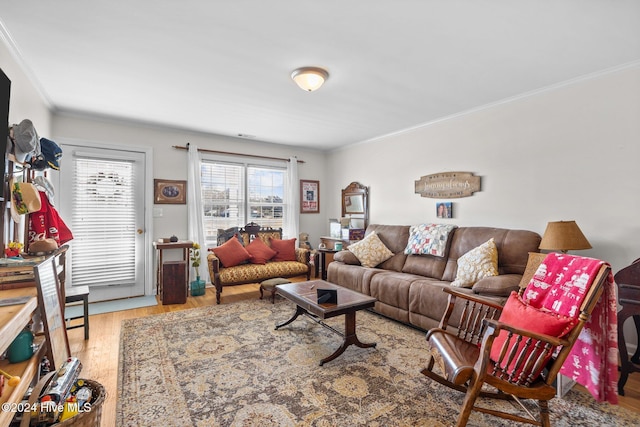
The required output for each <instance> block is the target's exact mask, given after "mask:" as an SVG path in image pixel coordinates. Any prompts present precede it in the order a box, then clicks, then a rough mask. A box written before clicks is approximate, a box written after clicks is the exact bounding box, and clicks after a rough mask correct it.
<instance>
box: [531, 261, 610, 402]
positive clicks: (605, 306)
mask: <svg viewBox="0 0 640 427" xmlns="http://www.w3.org/2000/svg"><path fill="white" fill-rule="evenodd" d="M603 264H604V261H600V260H597V259H593V258H585V257H579V256H575V255H567V254H560V253H551V254H548V255H547V256H546V257H545V259H544V261H543V262H542V264H540V267H538V270H537V271H536V274H534V276H533V278H532V279H531V281H530V282H529V284H528V285H527V288H526V289H525V292H524V295H523V299H524V301H525V303H527V304H530V305H531V306H533V307H537V308H543V309H547V310H548V311H551V312H554V313H557V314H562V315H565V316H570V317H574V318H577V317H578V316H579V315H580V313H579V309H580V305H581V304H582V302H583V300H584V298H585V296H586V294H587V291H588V290H589V287H590V286H591V284H592V282H593V279H594V278H595V277H596V275H597V273H598V271H599V270H600V267H601V266H602V265H603ZM560 373H561V374H562V375H565V376H567V377H569V378H572V379H573V380H574V381H576V382H577V383H578V384H582V385H583V386H585V387H586V388H587V390H589V392H590V393H591V394H592V395H593V397H595V399H596V400H597V401H598V402H602V401H607V402H609V403H612V404H617V403H618V387H617V382H618V312H617V305H616V293H615V284H614V282H613V275H612V274H611V273H609V276H608V277H607V280H606V283H605V284H604V292H603V293H602V297H601V298H600V299H599V300H598V302H597V303H596V306H595V308H594V310H593V312H592V313H591V317H590V318H589V320H588V321H587V322H586V323H585V325H584V328H583V329H582V332H581V333H580V336H579V337H578V339H577V340H576V342H575V344H574V345H573V348H572V350H571V352H570V353H569V356H568V357H567V360H566V361H565V362H564V365H563V366H562V368H561V369H560Z"/></svg>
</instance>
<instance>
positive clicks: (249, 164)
mask: <svg viewBox="0 0 640 427" xmlns="http://www.w3.org/2000/svg"><path fill="white" fill-rule="evenodd" d="M206 164H223V165H235V166H238V167H240V168H241V169H242V175H241V184H240V185H241V193H242V200H241V202H240V205H241V206H242V210H243V212H242V215H238V219H237V223H236V224H233V225H229V227H225V228H224V229H227V228H230V227H244V226H245V225H246V224H247V223H249V222H252V221H253V222H257V223H259V224H260V225H261V226H263V227H269V226H271V227H274V228H284V224H285V219H286V218H285V215H286V212H287V209H286V206H287V204H288V203H291V201H289V200H288V194H287V174H288V168H287V162H286V161H284V160H282V161H278V160H265V159H257V158H251V157H239V156H225V155H216V154H203V155H202V157H201V166H200V179H201V188H202V194H201V197H202V201H203V206H202V220H203V224H204V229H205V240H206V246H207V247H215V246H217V233H216V230H217V229H219V228H221V227H217V226H215V219H214V223H213V224H214V227H215V229H214V230H213V231H212V233H213V234H210V233H207V231H208V230H210V229H211V227H210V226H207V222H209V221H211V219H210V218H211V217H210V216H207V215H206V212H207V207H206V206H209V205H211V203H208V202H207V201H206V199H205V192H206V191H207V190H206V189H205V185H204V183H203V180H202V177H203V168H204V167H205V165H206ZM251 168H260V169H274V170H278V171H281V172H282V176H283V180H282V203H273V202H259V201H251V199H250V192H249V170H250V169H251ZM265 203H266V204H265ZM254 206H273V207H274V211H275V208H276V207H281V209H282V216H281V217H280V218H279V222H280V224H278V225H276V224H273V222H272V223H271V224H269V223H268V222H267V223H265V221H262V222H260V218H252V207H254Z"/></svg>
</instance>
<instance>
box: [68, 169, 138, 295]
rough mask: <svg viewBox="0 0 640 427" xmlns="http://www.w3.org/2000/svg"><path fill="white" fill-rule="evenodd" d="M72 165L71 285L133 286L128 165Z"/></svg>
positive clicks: (132, 221)
mask: <svg viewBox="0 0 640 427" xmlns="http://www.w3.org/2000/svg"><path fill="white" fill-rule="evenodd" d="M74 162H75V166H76V167H75V176H74V183H73V189H72V191H73V211H72V212H73V214H72V230H73V234H74V241H73V246H74V249H73V257H72V269H71V271H72V280H73V284H74V286H80V285H89V286H108V285H125V286H126V285H131V286H133V284H134V282H135V280H136V277H135V274H136V269H135V262H136V257H135V228H136V223H135V221H136V217H135V200H134V188H135V187H136V185H137V184H138V183H137V180H138V177H136V176H135V169H134V165H133V162H131V161H129V160H104V159H94V158H90V157H74ZM139 185H142V184H139Z"/></svg>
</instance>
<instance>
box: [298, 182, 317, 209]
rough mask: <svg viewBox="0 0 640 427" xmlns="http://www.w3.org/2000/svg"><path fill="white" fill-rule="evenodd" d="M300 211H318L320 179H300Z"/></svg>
mask: <svg viewBox="0 0 640 427" xmlns="http://www.w3.org/2000/svg"><path fill="white" fill-rule="evenodd" d="M300 213H320V181H309V180H305V179H301V180H300Z"/></svg>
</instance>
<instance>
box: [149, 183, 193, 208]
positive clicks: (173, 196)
mask: <svg viewBox="0 0 640 427" xmlns="http://www.w3.org/2000/svg"><path fill="white" fill-rule="evenodd" d="M153 202H154V203H156V204H172V205H184V204H186V203H187V181H175V180H168V179H154V180H153Z"/></svg>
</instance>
